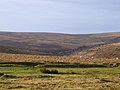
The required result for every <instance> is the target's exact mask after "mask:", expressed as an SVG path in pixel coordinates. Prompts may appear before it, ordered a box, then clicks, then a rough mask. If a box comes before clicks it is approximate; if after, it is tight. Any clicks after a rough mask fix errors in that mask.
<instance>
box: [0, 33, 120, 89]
mask: <svg viewBox="0 0 120 90" xmlns="http://www.w3.org/2000/svg"><path fill="white" fill-rule="evenodd" d="M0 90H120V33H118V32H117V33H102V34H85V35H74V34H58V33H10V32H0Z"/></svg>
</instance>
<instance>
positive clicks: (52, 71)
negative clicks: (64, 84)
mask: <svg viewBox="0 0 120 90" xmlns="http://www.w3.org/2000/svg"><path fill="white" fill-rule="evenodd" d="M40 71H41V72H42V73H48V74H58V70H48V69H46V68H43V69H40Z"/></svg>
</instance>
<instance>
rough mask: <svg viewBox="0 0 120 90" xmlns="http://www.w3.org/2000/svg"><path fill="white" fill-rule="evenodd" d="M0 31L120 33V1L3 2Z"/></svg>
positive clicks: (0, 12) (1, 4) (0, 11)
mask: <svg viewBox="0 0 120 90" xmlns="http://www.w3.org/2000/svg"><path fill="white" fill-rule="evenodd" d="M0 31H18V32H19V31H21V32H24V31H26V32H27V31H28V32H34V31H38V32H61V33H99V32H120V0H0Z"/></svg>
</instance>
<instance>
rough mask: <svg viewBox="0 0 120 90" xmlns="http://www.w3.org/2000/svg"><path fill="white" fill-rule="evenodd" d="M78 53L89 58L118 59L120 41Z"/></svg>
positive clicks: (119, 55)
mask: <svg viewBox="0 0 120 90" xmlns="http://www.w3.org/2000/svg"><path fill="white" fill-rule="evenodd" d="M78 55H81V56H83V57H90V58H108V59H119V58H120V43H112V44H106V45H101V46H98V47H94V48H90V49H87V50H86V51H83V52H78Z"/></svg>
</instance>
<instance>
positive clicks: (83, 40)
mask: <svg viewBox="0 0 120 90" xmlns="http://www.w3.org/2000/svg"><path fill="white" fill-rule="evenodd" d="M119 42H120V32H113V33H112V32H110V33H97V34H61V33H47V32H38V33H37V32H0V52H1V53H24V54H43V55H71V54H73V53H74V52H81V51H84V50H87V49H90V48H94V47H97V46H99V45H106V44H112V43H119Z"/></svg>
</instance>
